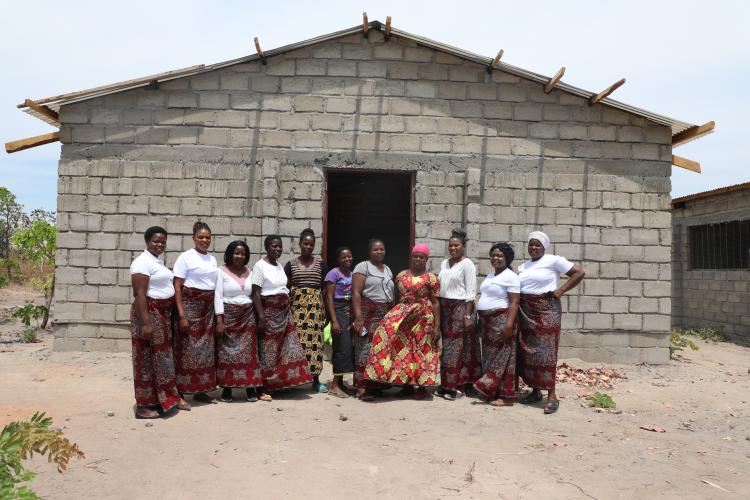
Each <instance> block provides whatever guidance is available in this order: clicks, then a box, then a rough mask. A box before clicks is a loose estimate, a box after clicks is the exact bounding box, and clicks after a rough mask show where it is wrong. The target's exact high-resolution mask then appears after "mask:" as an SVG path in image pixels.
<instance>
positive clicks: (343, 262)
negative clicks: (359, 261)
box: [336, 250, 353, 269]
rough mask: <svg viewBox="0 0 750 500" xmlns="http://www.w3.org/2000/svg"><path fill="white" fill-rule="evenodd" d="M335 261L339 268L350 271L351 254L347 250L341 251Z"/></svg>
mask: <svg viewBox="0 0 750 500" xmlns="http://www.w3.org/2000/svg"><path fill="white" fill-rule="evenodd" d="M336 260H337V262H338V263H339V266H341V267H342V268H344V269H350V268H351V267H352V260H353V259H352V253H351V252H350V251H349V250H343V251H342V252H341V253H340V254H339V256H338V258H337V259H336Z"/></svg>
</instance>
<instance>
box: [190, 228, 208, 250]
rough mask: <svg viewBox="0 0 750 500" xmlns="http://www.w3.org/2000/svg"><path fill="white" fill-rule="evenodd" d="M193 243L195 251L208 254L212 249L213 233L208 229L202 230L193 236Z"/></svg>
mask: <svg viewBox="0 0 750 500" xmlns="http://www.w3.org/2000/svg"><path fill="white" fill-rule="evenodd" d="M193 243H195V249H196V250H198V251H199V252H200V253H207V252H208V249H209V248H210V247H211V231H209V230H208V229H200V230H198V232H197V233H195V234H194V235H193Z"/></svg>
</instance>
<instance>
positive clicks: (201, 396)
mask: <svg viewBox="0 0 750 500" xmlns="http://www.w3.org/2000/svg"><path fill="white" fill-rule="evenodd" d="M193 401H199V402H201V403H208V404H212V405H215V404H219V402H218V401H216V399H214V398H212V397H211V396H209V395H208V394H206V393H205V392H196V393H195V394H193Z"/></svg>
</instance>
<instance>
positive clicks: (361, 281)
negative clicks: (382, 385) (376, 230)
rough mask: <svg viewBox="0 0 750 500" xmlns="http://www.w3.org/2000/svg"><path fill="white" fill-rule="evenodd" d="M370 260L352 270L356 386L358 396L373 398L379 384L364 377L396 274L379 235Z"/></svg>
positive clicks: (371, 243) (370, 250)
mask: <svg viewBox="0 0 750 500" xmlns="http://www.w3.org/2000/svg"><path fill="white" fill-rule="evenodd" d="M367 252H368V255H369V259H368V260H366V261H364V262H360V263H359V264H357V266H356V267H355V268H354V272H353V273H352V310H353V312H354V385H355V386H356V387H357V394H356V395H357V397H358V398H359V399H362V400H365V401H370V400H372V399H373V397H374V395H373V389H376V388H377V387H378V385H377V384H373V383H372V382H368V381H367V380H366V379H365V367H366V366H367V358H368V357H369V355H370V344H371V343H372V334H373V333H374V332H375V329H376V328H377V327H378V325H379V324H380V321H381V320H382V319H383V316H385V314H386V313H387V312H388V310H389V309H390V308H391V307H392V306H393V300H394V296H393V293H394V284H393V273H392V272H391V269H390V268H389V267H388V266H387V265H385V263H384V262H383V260H384V259H385V244H384V243H383V241H382V240H380V239H378V238H373V239H371V240H370V241H369V242H368V244H367Z"/></svg>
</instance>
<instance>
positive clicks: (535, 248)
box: [529, 239, 544, 260]
mask: <svg viewBox="0 0 750 500" xmlns="http://www.w3.org/2000/svg"><path fill="white" fill-rule="evenodd" d="M543 255H544V246H543V245H542V243H541V242H540V241H539V240H535V239H531V240H529V257H531V260H536V259H538V258H540V257H542V256H543Z"/></svg>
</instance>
